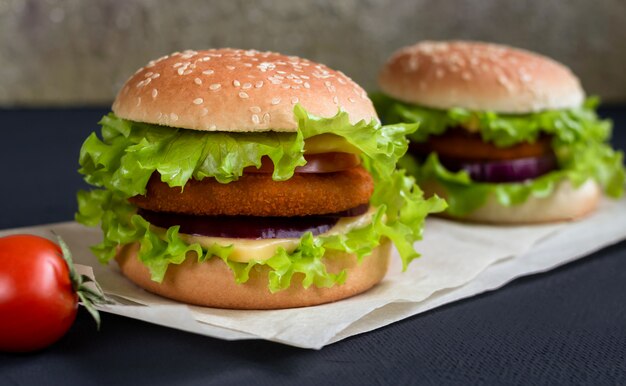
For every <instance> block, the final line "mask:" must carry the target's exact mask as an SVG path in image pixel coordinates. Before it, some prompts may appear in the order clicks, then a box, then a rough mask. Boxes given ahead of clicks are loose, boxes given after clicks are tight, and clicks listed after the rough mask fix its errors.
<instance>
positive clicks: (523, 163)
mask: <svg viewBox="0 0 626 386" xmlns="http://www.w3.org/2000/svg"><path fill="white" fill-rule="evenodd" d="M440 162H441V164H442V165H443V166H445V167H446V168H447V169H448V170H450V171H454V172H456V171H459V170H465V171H466V172H467V173H468V174H469V175H470V177H471V178H472V180H474V181H478V182H496V183H498V182H520V181H526V180H529V179H533V178H537V177H539V176H542V175H544V174H546V173H549V172H551V171H553V170H555V169H557V167H558V163H557V160H556V157H555V156H554V155H553V154H549V155H544V156H541V157H529V158H518V159H512V160H498V161H469V160H459V159H453V158H440Z"/></svg>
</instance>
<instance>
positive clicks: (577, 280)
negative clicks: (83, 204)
mask: <svg viewBox="0 0 626 386" xmlns="http://www.w3.org/2000/svg"><path fill="white" fill-rule="evenodd" d="M106 112H107V109H84V108H81V109H58V110H49V109H47V110H32V109H29V110H0V126H1V127H2V130H0V138H1V139H0V144H1V146H0V181H1V182H0V187H1V189H0V229H4V228H14V227H18V226H27V225H35V224H42V223H50V222H56V221H67V220H71V219H72V217H73V213H74V211H75V205H76V204H75V192H76V190H78V189H79V188H81V187H85V185H84V183H83V182H82V181H81V178H80V176H79V175H78V174H77V173H76V169H77V167H78V166H77V158H78V150H79V148H80V145H81V143H82V141H83V140H84V139H85V138H86V137H87V135H88V134H89V133H90V132H91V131H94V130H96V129H97V125H96V122H97V121H98V119H99V117H100V116H101V115H103V114H105V113H106ZM602 113H603V114H604V115H605V116H608V117H611V118H613V119H614V121H615V126H616V127H615V134H614V137H615V139H614V144H615V146H616V147H618V148H621V149H626V131H625V130H626V109H624V108H622V107H611V108H605V109H604V110H602ZM625 258H626V242H622V243H619V244H617V245H615V246H612V247H609V248H606V249H604V250H602V251H600V252H597V253H595V254H593V255H591V256H589V257H587V258H585V259H582V260H579V261H577V262H575V263H572V264H569V265H567V266H565V267H561V268H559V269H556V270H554V271H551V272H549V273H545V274H541V275H535V276H532V277H528V278H522V279H518V280H516V281H514V282H513V283H511V284H509V285H507V286H506V287H505V288H503V289H501V290H498V291H495V292H492V293H487V294H484V295H481V296H476V297H474V298H471V299H468V300H464V301H460V302H456V303H453V304H450V305H447V306H444V307H440V308H438V309H435V310H433V311H430V312H427V313H425V314H421V315H418V316H415V317H411V318H408V319H406V320H403V321H400V322H397V323H394V324H392V325H390V326H388V327H385V328H381V329H379V330H376V331H373V332H369V333H366V334H363V335H360V336H356V337H352V338H349V339H346V340H344V341H342V342H339V343H336V344H333V345H331V346H328V347H325V348H324V349H322V350H320V351H312V350H303V349H297V348H293V347H288V346H283V345H279V344H276V343H271V342H265V341H238V342H227V341H222V340H217V339H212V338H207V337H202V336H197V335H193V334H190V333H185V332H180V331H176V330H172V329H168V328H164V327H159V326H155V325H151V324H148V323H144V322H140V321H137V320H133V319H127V318H123V317H119V316H115V315H110V314H103V315H102V317H103V318H102V329H101V331H100V332H97V331H96V328H95V325H94V323H93V321H92V320H90V319H89V316H88V315H87V313H86V312H85V311H84V310H82V309H81V311H80V312H79V315H78V319H77V321H76V323H75V325H74V326H73V327H72V329H71V330H70V331H69V333H68V334H67V335H66V336H65V337H64V338H63V339H62V340H60V341H59V342H57V343H56V344H54V345H53V346H51V347H49V348H48V349H46V350H43V351H41V352H38V353H31V354H3V353H0V385H22V384H32V385H48V384H81V385H88V384H116V385H117V384H144V383H146V384H147V383H150V384H167V385H171V384H176V385H185V384H219V385H228V384H251V383H256V384H272V385H275V384H294V383H297V384H302V385H308V384H311V385H313V384H322V383H332V384H344V385H366V384H468V383H479V384H481V383H487V384H494V383H496V384H572V383H575V384H590V385H601V384H626V259H625ZM0 317H5V315H0Z"/></svg>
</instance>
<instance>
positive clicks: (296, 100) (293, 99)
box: [291, 97, 299, 105]
mask: <svg viewBox="0 0 626 386" xmlns="http://www.w3.org/2000/svg"><path fill="white" fill-rule="evenodd" d="M298 100H299V99H298V97H293V98H291V104H294V105H295V104H296V103H298Z"/></svg>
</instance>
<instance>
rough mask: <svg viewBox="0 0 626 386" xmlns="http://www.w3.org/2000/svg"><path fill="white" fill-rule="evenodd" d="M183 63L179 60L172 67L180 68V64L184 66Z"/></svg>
mask: <svg viewBox="0 0 626 386" xmlns="http://www.w3.org/2000/svg"><path fill="white" fill-rule="evenodd" d="M182 65H183V64H182V63H181V62H178V63H175V64H174V66H172V67H174V68H178V67H180V66H182Z"/></svg>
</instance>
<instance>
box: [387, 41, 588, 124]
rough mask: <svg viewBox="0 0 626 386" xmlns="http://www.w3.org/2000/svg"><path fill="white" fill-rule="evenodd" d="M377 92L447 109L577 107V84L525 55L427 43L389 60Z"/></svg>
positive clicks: (559, 68) (492, 47)
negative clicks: (381, 91) (379, 90)
mask: <svg viewBox="0 0 626 386" xmlns="http://www.w3.org/2000/svg"><path fill="white" fill-rule="evenodd" d="M378 81H379V85H380V88H381V89H382V90H383V91H384V92H385V93H386V94H388V95H390V96H391V97H394V98H396V99H399V100H401V101H404V102H407V103H413V104H418V105H423V106H427V107H433V108H440V109H449V108H453V107H462V108H466V109H470V110H489V111H495V112H501V113H530V112H536V111H542V110H554V109H563V108H570V107H577V106H580V105H581V104H582V103H583V101H584V98H585V94H584V91H583V90H582V88H581V86H580V82H579V80H578V78H577V77H576V76H575V75H574V74H572V72H571V71H570V70H569V69H568V68H567V67H565V66H563V65H562V64H560V63H557V62H555V61H554V60H552V59H550V58H547V57H545V56H542V55H538V54H535V53H532V52H529V51H525V50H520V49H516V48H512V47H508V46H504V45H497V44H488V43H480V42H465V41H451V42H431V41H425V42H421V43H418V44H415V45H413V46H409V47H405V48H402V49H400V50H399V51H397V52H396V53H395V54H393V55H392V56H391V58H390V59H389V60H388V61H387V63H386V64H385V65H384V66H383V68H382V70H381V72H380V74H379V78H378Z"/></svg>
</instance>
